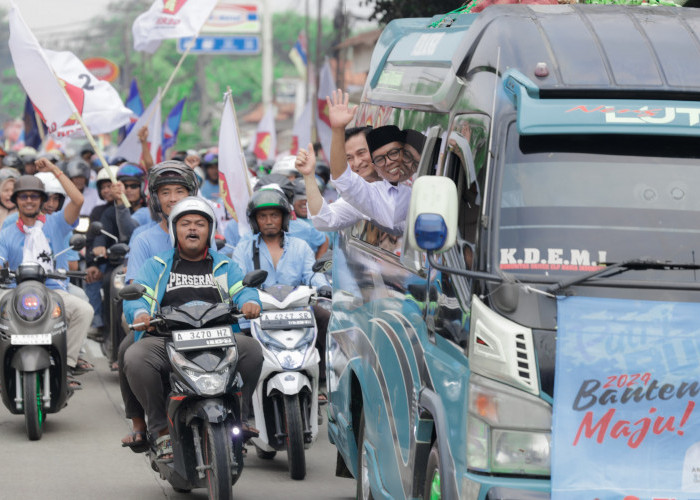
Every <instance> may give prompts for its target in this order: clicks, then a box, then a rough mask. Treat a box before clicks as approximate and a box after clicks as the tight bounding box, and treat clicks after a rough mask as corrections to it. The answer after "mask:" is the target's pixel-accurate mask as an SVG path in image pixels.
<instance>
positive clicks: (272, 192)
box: [246, 187, 292, 234]
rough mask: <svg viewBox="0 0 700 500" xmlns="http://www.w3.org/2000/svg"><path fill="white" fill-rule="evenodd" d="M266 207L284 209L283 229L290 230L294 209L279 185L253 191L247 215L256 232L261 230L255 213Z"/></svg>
mask: <svg viewBox="0 0 700 500" xmlns="http://www.w3.org/2000/svg"><path fill="white" fill-rule="evenodd" d="M264 208H278V209H280V210H281V211H282V231H285V232H286V231H289V215H290V214H291V213H292V209H291V208H290V206H289V202H288V201H287V197H286V196H285V195H284V194H283V193H282V192H281V191H280V190H279V188H277V187H267V188H264V189H261V190H259V191H257V192H255V193H253V197H252V198H251V199H250V201H249V202H248V208H247V209H246V215H247V216H248V223H249V224H250V227H251V229H252V230H253V233H254V234H258V233H259V232H260V228H259V227H258V222H257V221H256V220H255V214H257V213H258V211H259V210H262V209H264Z"/></svg>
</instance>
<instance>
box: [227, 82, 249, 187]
mask: <svg viewBox="0 0 700 500" xmlns="http://www.w3.org/2000/svg"><path fill="white" fill-rule="evenodd" d="M226 99H229V100H230V101H231V110H232V111H233V122H234V123H235V124H236V132H237V133H236V142H238V151H239V152H240V155H241V165H242V166H243V175H244V176H245V185H246V188H248V196H253V190H252V189H251V187H250V176H249V175H248V163H247V162H246V160H245V155H244V154H243V147H241V132H240V131H241V129H240V128H238V115H237V114H236V105H235V104H234V103H233V92H231V87H230V86H227V87H226V94H225V95H224V100H226Z"/></svg>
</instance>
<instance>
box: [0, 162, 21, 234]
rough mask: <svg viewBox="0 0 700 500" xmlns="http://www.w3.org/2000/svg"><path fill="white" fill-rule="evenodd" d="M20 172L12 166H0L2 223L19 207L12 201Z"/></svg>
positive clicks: (0, 214) (0, 211)
mask: <svg viewBox="0 0 700 500" xmlns="http://www.w3.org/2000/svg"><path fill="white" fill-rule="evenodd" d="M17 179H19V172H18V171H17V170H16V169H14V168H12V167H3V168H0V224H2V223H3V222H4V221H5V219H6V218H7V217H8V216H9V215H11V214H15V213H17V207H16V206H15V204H14V203H12V201H11V198H12V191H13V190H14V188H15V181H16V180H17Z"/></svg>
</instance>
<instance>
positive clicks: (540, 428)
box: [467, 374, 552, 476]
mask: <svg viewBox="0 0 700 500" xmlns="http://www.w3.org/2000/svg"><path fill="white" fill-rule="evenodd" d="M551 425H552V408H551V406H550V405H549V404H547V403H546V402H545V401H543V400H541V399H539V398H537V397H534V396H531V395H529V394H527V393H525V392H524V391H520V390H518V389H515V388H513V387H510V386H507V385H505V384H501V383H499V382H495V381H493V380H490V379H487V378H484V377H481V376H479V375H476V374H472V375H471V377H470V380H469V418H468V419H467V426H468V427H467V430H468V432H467V467H468V468H469V469H472V470H476V471H482V472H490V473H497V474H518V475H535V476H548V475H549V471H550V444H551Z"/></svg>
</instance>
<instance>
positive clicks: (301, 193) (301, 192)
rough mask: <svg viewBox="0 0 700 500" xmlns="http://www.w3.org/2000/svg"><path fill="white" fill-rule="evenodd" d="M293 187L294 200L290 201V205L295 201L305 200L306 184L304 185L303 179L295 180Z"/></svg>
mask: <svg viewBox="0 0 700 500" xmlns="http://www.w3.org/2000/svg"><path fill="white" fill-rule="evenodd" d="M293 185H294V198H293V199H292V203H295V202H296V201H297V200H305V199H307V198H306V184H305V183H304V179H297V180H295V181H294V182H293Z"/></svg>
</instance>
